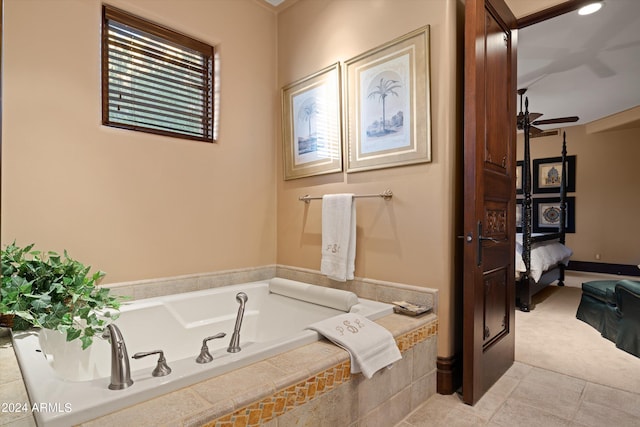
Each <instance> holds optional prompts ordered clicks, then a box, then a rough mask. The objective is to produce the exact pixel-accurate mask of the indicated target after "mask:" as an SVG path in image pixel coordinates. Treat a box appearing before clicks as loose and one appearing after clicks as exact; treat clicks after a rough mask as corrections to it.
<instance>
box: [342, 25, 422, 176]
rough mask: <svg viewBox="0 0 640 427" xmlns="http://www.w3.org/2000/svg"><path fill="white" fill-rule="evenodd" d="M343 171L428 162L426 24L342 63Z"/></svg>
mask: <svg viewBox="0 0 640 427" xmlns="http://www.w3.org/2000/svg"><path fill="white" fill-rule="evenodd" d="M344 80H345V95H344V96H345V125H346V129H345V140H346V142H347V144H346V145H347V147H348V151H347V156H346V163H347V165H346V166H347V167H346V169H347V172H359V171H363V170H369V169H378V168H387V167H393V166H401V165H407V164H413V163H422V162H430V161H431V111H430V110H431V107H430V104H431V102H430V89H429V85H430V75H429V26H425V27H422V28H420V29H418V30H415V31H413V32H411V33H409V34H406V35H404V36H402V37H400V38H398V39H396V40H393V41H391V42H389V43H387V44H385V45H382V46H379V47H377V48H375V49H372V50H370V51H368V52H365V53H363V54H361V55H359V56H357V57H355V58H352V59H350V60H348V61H346V62H345V70H344Z"/></svg>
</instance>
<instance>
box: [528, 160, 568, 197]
mask: <svg viewBox="0 0 640 427" xmlns="http://www.w3.org/2000/svg"><path fill="white" fill-rule="evenodd" d="M533 171H534V173H533V192H534V193H560V180H561V179H562V157H550V158H547V159H534V160H533ZM566 176H567V182H566V183H565V188H566V189H567V192H568V193H573V192H575V191H576V156H567V175H566Z"/></svg>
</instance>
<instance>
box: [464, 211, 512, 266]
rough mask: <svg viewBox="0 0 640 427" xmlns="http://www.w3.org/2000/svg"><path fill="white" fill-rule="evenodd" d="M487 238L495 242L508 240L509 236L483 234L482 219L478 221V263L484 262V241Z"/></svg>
mask: <svg viewBox="0 0 640 427" xmlns="http://www.w3.org/2000/svg"><path fill="white" fill-rule="evenodd" d="M485 240H488V241H489V242H493V243H500V242H506V241H507V238H506V237H505V238H504V239H496V238H493V237H487V236H483V235H482V221H478V244H477V245H476V248H477V260H478V265H480V264H482V242H483V241H485ZM467 241H469V242H470V241H471V240H467Z"/></svg>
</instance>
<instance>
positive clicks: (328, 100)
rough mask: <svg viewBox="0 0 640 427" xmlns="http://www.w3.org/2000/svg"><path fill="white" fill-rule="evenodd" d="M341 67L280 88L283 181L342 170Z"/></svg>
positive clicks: (333, 67) (335, 66) (325, 70)
mask: <svg viewBox="0 0 640 427" xmlns="http://www.w3.org/2000/svg"><path fill="white" fill-rule="evenodd" d="M341 114H342V113H341V109H340V64H339V63H335V64H333V65H331V66H329V67H327V68H324V69H322V70H320V71H318V72H316V73H314V74H312V75H310V76H307V77H304V78H302V79H300V80H298V81H296V82H294V83H291V84H289V85H287V86H285V87H283V88H282V139H283V147H282V150H283V160H284V179H285V180H289V179H296V178H303V177H307V176H313V175H321V174H327V173H333V172H341V171H342V137H341V135H342V130H341Z"/></svg>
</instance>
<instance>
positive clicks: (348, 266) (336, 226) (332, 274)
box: [320, 194, 356, 282]
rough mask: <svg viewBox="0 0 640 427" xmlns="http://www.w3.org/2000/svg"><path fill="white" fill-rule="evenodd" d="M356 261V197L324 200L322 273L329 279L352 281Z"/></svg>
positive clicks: (335, 197)
mask: <svg viewBox="0 0 640 427" xmlns="http://www.w3.org/2000/svg"><path fill="white" fill-rule="evenodd" d="M355 258H356V204H355V203H354V201H353V194H328V195H326V196H323V197H322V261H321V262H320V272H321V273H322V274H325V275H327V276H328V277H329V278H330V279H333V280H337V281H340V282H345V281H347V280H352V279H353V272H354V270H355Z"/></svg>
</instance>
